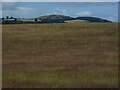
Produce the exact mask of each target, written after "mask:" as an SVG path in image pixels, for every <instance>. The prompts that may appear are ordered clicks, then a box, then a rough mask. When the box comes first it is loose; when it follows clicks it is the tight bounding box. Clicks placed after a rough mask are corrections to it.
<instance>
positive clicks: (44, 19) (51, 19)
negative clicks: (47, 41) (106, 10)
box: [37, 15, 111, 23]
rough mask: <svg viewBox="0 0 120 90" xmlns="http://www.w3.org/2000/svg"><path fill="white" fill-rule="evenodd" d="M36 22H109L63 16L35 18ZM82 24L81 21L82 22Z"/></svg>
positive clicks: (93, 18) (95, 18)
mask: <svg viewBox="0 0 120 90" xmlns="http://www.w3.org/2000/svg"><path fill="white" fill-rule="evenodd" d="M37 19H38V20H41V21H42V22H45V23H65V22H66V21H69V20H70V22H71V20H74V22H75V20H76V21H77V22H78V20H81V21H82V20H84V21H86V22H111V21H108V20H105V19H101V18H97V17H76V18H74V17H70V16H64V15H47V16H41V17H37ZM82 22H83V21H82Z"/></svg>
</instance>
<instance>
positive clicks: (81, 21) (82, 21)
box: [65, 20, 89, 23]
mask: <svg viewBox="0 0 120 90" xmlns="http://www.w3.org/2000/svg"><path fill="white" fill-rule="evenodd" d="M65 22H66V23H88V22H89V21H86V20H67V21H65Z"/></svg>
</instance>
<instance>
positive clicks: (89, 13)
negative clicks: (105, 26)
mask: <svg viewBox="0 0 120 90" xmlns="http://www.w3.org/2000/svg"><path fill="white" fill-rule="evenodd" d="M91 14H92V13H91V12H89V11H81V12H79V13H77V14H76V15H77V16H90V15H91Z"/></svg>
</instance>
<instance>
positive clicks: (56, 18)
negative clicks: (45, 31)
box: [37, 15, 74, 23]
mask: <svg viewBox="0 0 120 90" xmlns="http://www.w3.org/2000/svg"><path fill="white" fill-rule="evenodd" d="M37 19H38V20H41V21H43V22H45V23H64V21H65V20H73V19H74V18H72V17H69V16H64V15H48V16H41V17H38V18H37Z"/></svg>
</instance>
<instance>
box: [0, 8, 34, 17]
mask: <svg viewBox="0 0 120 90" xmlns="http://www.w3.org/2000/svg"><path fill="white" fill-rule="evenodd" d="M33 11H34V10H33V9H32V8H29V7H16V9H13V10H9V9H8V10H7V9H6V10H3V11H2V15H3V16H14V17H25V16H29V15H30V14H31V13H32V12H33Z"/></svg>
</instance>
